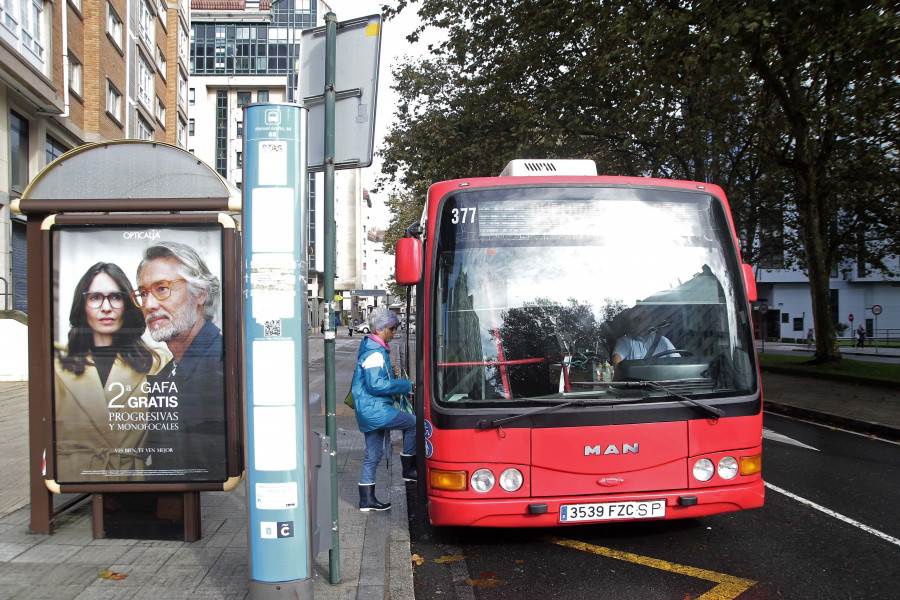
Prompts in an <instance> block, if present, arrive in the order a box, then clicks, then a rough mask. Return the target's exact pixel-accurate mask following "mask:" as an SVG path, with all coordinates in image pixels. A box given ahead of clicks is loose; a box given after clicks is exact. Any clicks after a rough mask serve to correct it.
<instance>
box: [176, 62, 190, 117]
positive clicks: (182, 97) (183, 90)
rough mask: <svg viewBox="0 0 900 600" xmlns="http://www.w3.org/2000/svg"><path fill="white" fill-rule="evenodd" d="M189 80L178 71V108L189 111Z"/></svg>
mask: <svg viewBox="0 0 900 600" xmlns="http://www.w3.org/2000/svg"><path fill="white" fill-rule="evenodd" d="M187 89H188V87H187V79H186V78H185V76H184V75H182V73H181V70H180V69H179V70H178V106H180V107H182V108H184V109H185V110H187Z"/></svg>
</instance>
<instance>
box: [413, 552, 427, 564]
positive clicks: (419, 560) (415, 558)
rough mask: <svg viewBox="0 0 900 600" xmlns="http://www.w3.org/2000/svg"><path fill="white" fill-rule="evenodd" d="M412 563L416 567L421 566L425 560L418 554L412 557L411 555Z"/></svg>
mask: <svg viewBox="0 0 900 600" xmlns="http://www.w3.org/2000/svg"><path fill="white" fill-rule="evenodd" d="M412 561H413V562H414V563H416V564H417V565H421V564H422V563H424V562H425V559H424V558H422V557H421V556H419V555H418V554H413V555H412Z"/></svg>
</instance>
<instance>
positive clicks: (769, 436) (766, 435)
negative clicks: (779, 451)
mask: <svg viewBox="0 0 900 600" xmlns="http://www.w3.org/2000/svg"><path fill="white" fill-rule="evenodd" d="M763 439H766V440H772V441H774V442H782V443H785V444H790V445H792V446H798V447H800V448H807V449H808V450H815V451H816V452H818V451H819V449H818V448H814V447H812V446H809V445H807V444H804V443H803V442H801V441H799V440H795V439H794V438H792V437H788V436H786V435H784V434H782V433H778V432H775V431H772V430H771V429H767V428H766V427H763Z"/></svg>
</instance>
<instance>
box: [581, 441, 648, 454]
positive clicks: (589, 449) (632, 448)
mask: <svg viewBox="0 0 900 600" xmlns="http://www.w3.org/2000/svg"><path fill="white" fill-rule="evenodd" d="M639 445H640V444H637V443H634V444H622V450H621V451H620V450H619V447H618V446H616V445H615V444H609V445H608V446H606V448H604V447H603V444H598V445H596V446H585V447H584V455H585V456H591V455H593V456H605V455H607V454H637V453H638V452H639V450H638V446H639Z"/></svg>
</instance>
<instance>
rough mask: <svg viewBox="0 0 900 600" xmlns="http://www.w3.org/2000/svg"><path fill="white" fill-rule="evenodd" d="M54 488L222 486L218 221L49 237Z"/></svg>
mask: <svg viewBox="0 0 900 600" xmlns="http://www.w3.org/2000/svg"><path fill="white" fill-rule="evenodd" d="M51 250H52V280H51V285H52V293H53V303H52V309H51V310H52V315H53V319H54V323H53V345H54V356H53V364H54V378H53V380H54V385H53V414H54V423H53V425H54V451H55V464H56V481H57V482H58V483H60V484H66V483H68V484H85V483H123V482H140V483H189V482H209V481H224V480H225V479H227V474H226V423H225V414H226V410H225V405H226V401H225V373H224V371H225V370H224V366H223V365H224V362H223V361H224V345H223V339H222V302H221V300H222V264H223V233H222V227H221V226H219V225H218V224H208V225H207V224H191V225H185V226H180V225H172V224H165V225H159V226H153V225H146V224H142V225H109V226H101V227H98V226H91V225H60V226H54V227H53V228H52V230H51Z"/></svg>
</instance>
